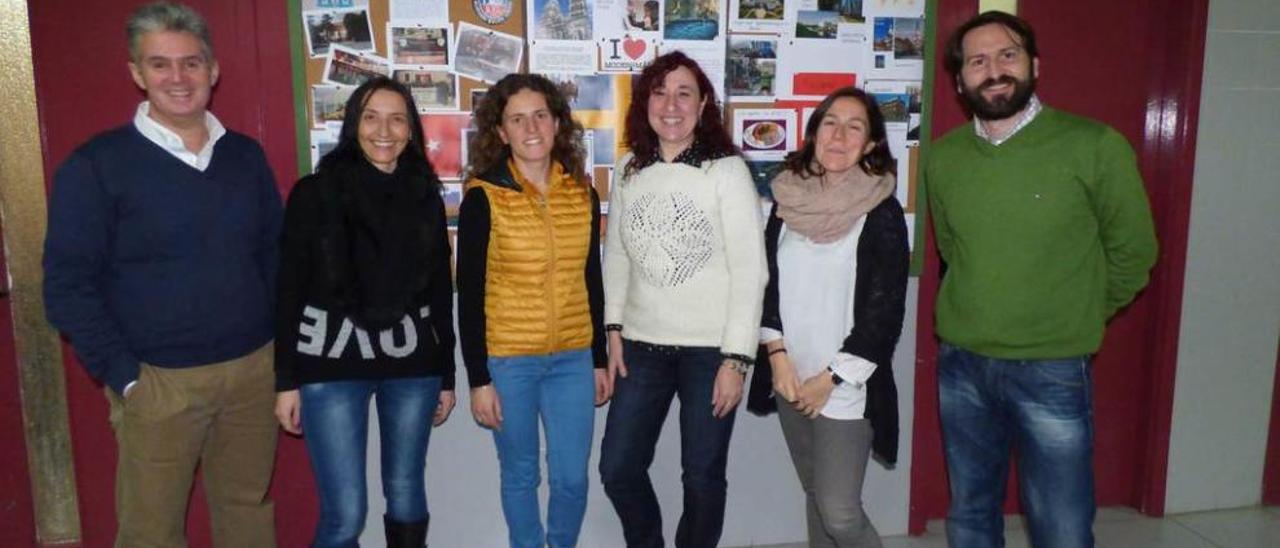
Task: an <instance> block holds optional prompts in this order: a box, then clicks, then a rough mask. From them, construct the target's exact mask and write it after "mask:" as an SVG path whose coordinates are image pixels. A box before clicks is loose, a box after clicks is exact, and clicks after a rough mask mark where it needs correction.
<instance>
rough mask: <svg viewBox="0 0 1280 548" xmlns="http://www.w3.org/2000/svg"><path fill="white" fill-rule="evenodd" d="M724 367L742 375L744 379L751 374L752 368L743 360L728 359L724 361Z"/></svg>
mask: <svg viewBox="0 0 1280 548" xmlns="http://www.w3.org/2000/svg"><path fill="white" fill-rule="evenodd" d="M724 367H728V368H729V369H732V370H734V372H736V373H738V374H740V375H742V376H744V377H745V376H747V373H750V372H751V366H750V365H747V364H746V363H744V362H743V361H742V360H738V359H734V358H726V359H725V360H724Z"/></svg>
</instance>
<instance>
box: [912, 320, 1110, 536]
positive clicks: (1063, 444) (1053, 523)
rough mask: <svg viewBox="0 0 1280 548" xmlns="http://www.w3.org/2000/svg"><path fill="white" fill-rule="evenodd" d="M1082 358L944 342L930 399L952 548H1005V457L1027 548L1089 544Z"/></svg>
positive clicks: (1089, 458) (1089, 415)
mask: <svg viewBox="0 0 1280 548" xmlns="http://www.w3.org/2000/svg"><path fill="white" fill-rule="evenodd" d="M1089 367H1090V365H1089V357H1088V356H1080V357H1075V358H1066V359H1056V360H1002V359H996V358H989V357H986V356H981V355H978V354H975V353H973V352H970V351H968V350H965V349H962V348H957V347H955V346H952V345H950V344H947V343H942V345H941V347H940V349H939V352H938V397H939V411H940V414H941V415H942V435H943V442H944V445H945V447H946V457H947V473H948V475H949V476H950V481H951V508H950V510H949V511H948V514H947V540H948V542H949V543H950V545H951V546H953V547H955V548H968V547H980V548H989V547H1000V546H1004V524H1003V521H1004V517H1003V515H1002V512H1001V506H1002V503H1003V500H1004V493H1005V482H1006V479H1007V478H1008V476H1009V452H1010V449H1011V448H1012V449H1013V451H1014V452H1016V454H1017V457H1018V483H1019V486H1020V488H1021V489H1020V493H1019V495H1020V500H1021V502H1022V509H1023V512H1024V513H1025V514H1026V518H1027V529H1028V533H1029V534H1030V537H1031V545H1032V546H1035V547H1036V548H1077V547H1091V546H1093V518H1094V514H1095V512H1096V503H1095V501H1094V489H1093V410H1092V386H1091V385H1092V381H1091V377H1090V372H1089Z"/></svg>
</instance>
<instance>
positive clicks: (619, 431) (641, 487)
mask: <svg viewBox="0 0 1280 548" xmlns="http://www.w3.org/2000/svg"><path fill="white" fill-rule="evenodd" d="M622 355H623V358H624V360H625V361H626V364H627V370H628V371H629V375H628V376H627V377H626V378H623V377H618V379H617V383H616V385H615V386H614V392H613V403H611V404H609V416H608V418H607V419H606V422H605V429H604V441H603V442H602V443H601V448H600V478H601V481H602V483H604V492H605V494H607V495H608V496H609V500H610V501H611V502H613V508H614V510H615V511H617V512H618V517H619V518H620V519H621V520H622V532H623V536H624V537H625V538H626V541H627V546H628V547H630V548H658V547H661V546H662V545H663V544H662V511H661V508H660V507H659V506H658V497H657V495H655V494H654V492H653V483H652V482H650V481H649V465H650V464H652V463H653V452H654V447H655V446H656V445H657V443H658V436H659V434H661V432H662V423H663V421H664V420H666V418H667V411H668V410H669V409H670V408H671V398H672V396H675V395H679V396H680V465H681V468H682V470H683V472H682V474H681V475H680V479H681V481H682V483H683V484H684V512H683V513H682V514H681V516H680V524H679V526H678V527H677V528H676V539H675V541H676V546H677V547H679V548H714V547H715V546H716V543H717V542H719V540H720V531H721V529H722V527H723V525H724V504H725V491H726V489H727V487H728V483H727V482H726V481H725V465H726V464H727V462H728V454H729V438H730V436H732V435H733V419H734V417H735V416H736V412H730V413H729V415H728V416H726V417H724V418H720V419H718V418H716V417H715V416H714V415H712V414H711V412H712V408H711V391H712V389H713V388H714V386H715V380H716V374H717V373H718V372H719V371H720V364H721V363H722V361H723V359H722V358H721V356H720V351H719V350H718V349H716V348H709V347H690V346H660V345H653V344H647V343H641V342H634V341H628V340H624V341H623V346H622Z"/></svg>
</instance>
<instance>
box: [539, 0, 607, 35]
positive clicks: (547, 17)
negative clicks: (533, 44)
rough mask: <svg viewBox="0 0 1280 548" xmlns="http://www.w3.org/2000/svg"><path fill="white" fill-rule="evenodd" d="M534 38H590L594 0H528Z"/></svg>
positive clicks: (593, 15)
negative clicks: (531, 12)
mask: <svg viewBox="0 0 1280 548" xmlns="http://www.w3.org/2000/svg"><path fill="white" fill-rule="evenodd" d="M529 6H530V7H531V8H533V15H532V21H533V28H534V30H533V38H534V39H535V40H591V31H592V24H593V23H592V22H593V20H594V17H595V0H529Z"/></svg>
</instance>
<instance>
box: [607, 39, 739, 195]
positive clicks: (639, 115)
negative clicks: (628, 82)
mask: <svg viewBox="0 0 1280 548" xmlns="http://www.w3.org/2000/svg"><path fill="white" fill-rule="evenodd" d="M680 67H684V68H686V69H689V72H692V73H693V78H694V80H697V82H698V94H699V95H701V96H702V97H704V98H706V99H708V101H707V104H706V106H705V107H703V109H702V115H701V116H699V117H698V125H697V127H695V128H694V130H693V133H694V140H695V141H697V142H698V143H699V144H700V145H701V146H702V147H705V149H706V151H707V152H708V153H710V154H712V155H713V156H724V155H729V154H737V152H738V149H737V147H735V146H733V140H732V139H730V138H729V132H728V131H726V130H725V127H724V118H723V116H722V115H721V114H720V101H719V100H717V99H716V89H715V88H714V87H712V85H711V80H710V79H709V78H707V74H706V73H705V72H702V67H699V66H698V63H697V62H696V61H694V60H693V59H690V58H689V56H687V55H685V54H684V53H682V52H679V51H673V52H671V53H667V54H663V55H660V56H658V58H657V59H654V60H653V63H652V64H650V65H649V66H648V67H645V69H644V72H641V73H640V79H639V80H637V81H636V84H635V85H634V86H632V90H631V107H630V108H629V109H627V128H626V131H625V137H626V142H627V148H629V149H631V152H632V153H633V156H632V157H631V161H630V162H628V163H627V167H626V171H625V173H626V175H628V176H630V175H632V174H633V173H635V172H636V171H637V170H639V169H640V167H641V164H642V163H644V162H645V161H646V160H647V159H648V158H652V157H653V155H655V154H657V153H658V150H659V149H658V134H657V133H655V132H654V131H653V128H652V127H650V126H649V95H651V94H652V93H653V90H654V88H657V87H659V86H661V85H662V84H663V82H664V81H665V80H666V78H667V74H670V73H671V71H674V70H676V69H678V68H680Z"/></svg>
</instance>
